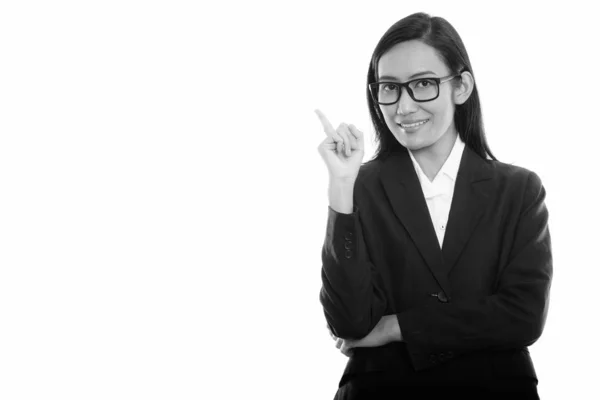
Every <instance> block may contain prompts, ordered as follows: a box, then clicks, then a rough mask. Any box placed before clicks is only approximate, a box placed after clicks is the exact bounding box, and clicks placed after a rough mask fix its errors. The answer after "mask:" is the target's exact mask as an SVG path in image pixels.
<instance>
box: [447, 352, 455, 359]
mask: <svg viewBox="0 0 600 400" xmlns="http://www.w3.org/2000/svg"><path fill="white" fill-rule="evenodd" d="M446 355H447V356H448V358H452V357H454V353H453V352H451V351H449V352H447V353H446Z"/></svg>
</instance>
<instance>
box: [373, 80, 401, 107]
mask: <svg viewBox="0 0 600 400" xmlns="http://www.w3.org/2000/svg"><path fill="white" fill-rule="evenodd" d="M372 87H373V88H374V90H375V93H374V96H375V98H376V99H377V101H378V102H379V104H393V103H395V102H397V101H398V98H399V96H400V87H398V85H395V84H393V83H378V84H376V85H373V86H372Z"/></svg>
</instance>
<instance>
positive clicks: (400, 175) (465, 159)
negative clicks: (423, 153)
mask: <svg viewBox="0 0 600 400" xmlns="http://www.w3.org/2000/svg"><path fill="white" fill-rule="evenodd" d="M490 177H491V172H490V171H489V167H488V165H487V164H486V163H485V162H484V161H483V160H482V159H481V158H480V157H479V156H478V155H477V154H476V153H475V152H473V151H472V150H470V149H469V147H468V146H465V150H464V152H463V155H462V158H461V162H460V167H459V171H458V176H457V179H456V182H455V188H454V195H453V199H452V205H451V209H450V214H449V216H448V224H447V228H446V233H445V234H444V242H443V247H442V248H443V250H442V249H440V245H439V242H438V239H437V236H436V234H435V229H434V227H433V223H432V221H431V216H430V214H429V209H428V208H427V202H426V200H425V196H424V195H423V189H422V188H421V184H420V182H419V178H418V177H417V172H416V171H415V168H414V166H413V164H412V161H411V159H410V156H409V154H408V150H406V148H401V149H400V151H398V152H396V153H394V154H392V155H390V156H389V157H388V158H387V159H386V160H385V161H384V162H383V166H382V170H381V182H382V185H383V188H384V191H385V193H386V195H387V197H388V200H389V201H390V204H391V206H392V209H393V211H394V214H395V215H396V217H398V219H399V220H400V222H401V223H402V225H403V226H404V227H405V229H406V230H407V232H408V234H409V236H410V237H411V239H412V240H413V241H414V243H415V245H416V247H417V249H418V250H419V253H420V254H421V256H422V257H423V259H424V260H425V262H426V264H427V266H428V267H429V269H430V270H431V273H432V274H433V276H434V278H435V279H436V281H437V282H438V284H439V285H440V287H441V288H442V289H443V290H444V292H445V293H446V295H447V296H448V297H450V284H449V281H448V273H449V272H450V269H451V268H452V266H453V265H454V263H455V262H456V260H457V258H458V256H459V255H460V252H461V250H462V249H463V248H464V246H465V245H466V243H467V242H468V240H469V237H470V234H471V232H472V230H473V228H474V227H475V226H476V225H477V222H478V221H479V218H480V217H481V214H482V212H483V207H484V204H485V200H484V199H485V198H486V197H487V193H486V192H485V191H483V190H480V189H479V188H477V187H476V186H475V185H473V184H474V183H475V182H478V181H481V180H485V179H489V178H490Z"/></svg>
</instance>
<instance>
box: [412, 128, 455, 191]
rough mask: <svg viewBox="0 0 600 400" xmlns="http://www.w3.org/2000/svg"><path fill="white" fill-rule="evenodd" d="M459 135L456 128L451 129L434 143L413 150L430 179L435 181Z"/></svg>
mask: <svg viewBox="0 0 600 400" xmlns="http://www.w3.org/2000/svg"><path fill="white" fill-rule="evenodd" d="M457 137H458V133H457V132H456V131H455V130H451V131H450V130H449V131H448V132H446V133H445V134H444V135H443V136H442V137H441V138H440V139H439V140H438V141H437V142H435V143H434V144H433V145H431V146H429V147H425V148H423V149H419V150H416V151H413V152H412V154H413V156H414V157H415V160H416V161H417V162H418V163H419V166H420V167H421V169H422V170H423V172H424V173H425V175H426V176H427V178H429V181H433V179H434V178H435V177H436V175H437V174H438V172H439V171H440V169H442V166H443V165H444V163H445V162H446V160H447V159H448V157H449V156H450V153H451V152H452V148H453V147H454V143H455V142H456V140H457Z"/></svg>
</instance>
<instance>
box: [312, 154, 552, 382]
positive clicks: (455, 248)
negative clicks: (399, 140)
mask: <svg viewBox="0 0 600 400" xmlns="http://www.w3.org/2000/svg"><path fill="white" fill-rule="evenodd" d="M545 195H546V192H545V189H544V187H543V185H542V183H541V180H540V178H539V176H538V175H536V174H535V173H534V172H531V171H528V170H527V169H525V168H521V167H517V166H513V165H509V164H505V163H501V162H498V161H492V160H484V159H483V158H481V157H480V156H479V155H477V154H476V153H475V152H474V151H473V150H471V149H470V148H469V147H468V145H467V146H465V148H464V152H463V155H462V158H461V162H460V167H459V170H458V175H457V178H456V182H455V189H454V195H453V199H452V205H451V209H450V214H449V217H448V223H447V228H446V233H445V235H444V242H443V246H442V249H440V246H439V242H438V239H437V236H436V234H435V230H434V227H433V224H432V221H431V217H430V215H429V211H428V208H427V204H426V200H425V197H424V195H423V191H422V189H421V185H420V183H419V180H418V177H417V173H416V171H415V169H414V166H413V164H412V161H411V159H410V156H409V154H408V151H407V150H406V149H405V148H402V149H401V151H399V152H397V153H394V154H393V155H392V156H389V157H388V158H386V159H385V160H373V161H369V162H367V163H365V164H363V165H362V166H361V168H360V171H359V174H358V177H357V179H356V183H355V186H354V211H353V213H352V214H342V213H338V212H335V211H334V210H332V209H331V208H329V215H328V221H327V232H326V238H325V242H324V245H323V249H322V262H323V267H322V274H321V275H322V282H323V285H322V289H321V293H320V301H321V304H322V305H323V309H324V312H325V317H326V319H327V322H328V325H329V328H330V329H331V331H332V332H333V333H334V334H335V335H336V336H338V337H341V338H350V339H358V338H362V337H364V336H366V335H367V334H368V333H369V332H370V331H371V330H372V329H373V327H374V326H375V325H376V324H377V322H378V321H379V320H380V318H381V317H382V316H383V315H388V314H396V316H397V318H398V322H399V325H400V329H401V331H402V335H403V338H404V339H403V342H393V343H389V344H387V345H385V346H381V347H374V348H355V349H354V354H353V355H352V356H351V357H350V359H349V361H348V364H347V366H346V370H345V371H344V375H343V377H342V381H341V382H340V386H341V384H343V383H344V381H345V380H346V379H348V378H349V377H351V376H353V375H355V374H360V373H361V372H366V371H382V370H387V371H390V370H394V371H398V379H399V380H405V381H408V382H409V383H411V382H417V381H424V382H426V383H432V384H435V383H436V382H450V383H458V382H463V381H464V382H475V381H476V382H482V381H491V382H494V381H498V380H501V379H502V378H504V377H515V376H516V377H530V378H534V379H536V380H537V376H536V373H535V370H534V367H533V364H532V361H531V358H530V356H529V351H528V349H527V346H529V345H531V344H533V343H534V342H535V341H536V340H537V339H538V338H539V337H540V335H541V333H542V330H543V327H544V324H545V320H546V315H547V312H548V302H549V291H550V284H551V280H552V270H553V267H552V255H551V244H550V234H549V231H548V211H547V209H546V206H545V203H544V199H545Z"/></svg>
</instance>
